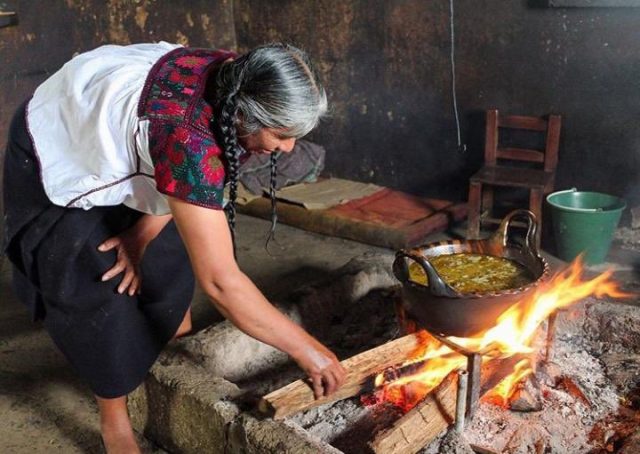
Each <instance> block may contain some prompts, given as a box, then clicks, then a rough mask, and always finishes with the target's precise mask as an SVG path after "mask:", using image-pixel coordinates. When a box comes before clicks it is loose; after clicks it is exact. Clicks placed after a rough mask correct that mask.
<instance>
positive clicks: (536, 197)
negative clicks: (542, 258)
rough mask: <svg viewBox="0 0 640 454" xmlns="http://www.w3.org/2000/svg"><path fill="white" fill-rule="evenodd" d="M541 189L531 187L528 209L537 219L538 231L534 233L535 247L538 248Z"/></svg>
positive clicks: (540, 222) (540, 228) (540, 220)
mask: <svg viewBox="0 0 640 454" xmlns="http://www.w3.org/2000/svg"><path fill="white" fill-rule="evenodd" d="M542 199H543V191H542V189H532V190H531V192H530V193H529V209H530V210H531V211H532V212H533V214H535V216H536V218H537V219H538V232H537V234H536V247H537V248H538V250H539V249H540V238H541V236H542Z"/></svg>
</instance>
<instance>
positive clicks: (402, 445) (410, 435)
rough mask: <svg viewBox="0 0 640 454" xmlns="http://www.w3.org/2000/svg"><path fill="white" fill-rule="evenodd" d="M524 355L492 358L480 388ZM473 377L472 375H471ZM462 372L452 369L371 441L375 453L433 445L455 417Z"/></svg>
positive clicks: (402, 452) (488, 385) (392, 453)
mask: <svg viewBox="0 0 640 454" xmlns="http://www.w3.org/2000/svg"><path fill="white" fill-rule="evenodd" d="M522 358H523V356H521V355H516V356H513V357H511V358H507V359H494V360H488V361H487V362H486V364H483V366H482V369H481V374H480V381H481V383H480V389H481V393H484V392H486V391H488V390H490V389H492V388H493V387H494V386H496V385H497V384H498V383H499V382H500V381H501V380H502V379H503V378H505V377H506V376H507V375H509V374H510V373H511V372H512V371H513V368H514V366H515V365H516V364H517V363H518V362H520V361H521V360H522ZM469 379H470V377H469ZM457 381H458V374H457V371H452V372H451V373H449V375H447V377H446V378H445V379H444V380H443V381H442V382H441V383H440V384H439V385H438V386H437V387H436V388H434V390H433V391H431V392H430V393H429V394H428V395H427V396H426V397H425V398H424V399H423V400H422V401H421V402H420V403H419V404H418V405H416V406H415V407H414V408H413V409H411V410H410V411H409V412H408V413H407V414H405V415H404V416H403V417H402V418H400V419H399V420H398V421H396V423H395V424H394V425H393V426H392V427H390V428H388V429H386V430H383V431H381V432H379V433H378V434H377V435H376V437H375V439H374V440H373V441H372V442H371V443H370V444H369V446H370V447H371V449H373V451H374V452H375V453H379V454H382V453H384V454H406V453H411V454H413V453H415V452H417V451H419V450H420V449H422V448H423V447H424V446H426V445H427V444H429V443H430V442H431V441H432V440H433V439H434V438H435V437H437V436H438V434H440V433H441V432H442V431H443V430H445V429H446V428H447V427H449V425H451V424H452V423H453V422H454V420H455V407H456V389H457Z"/></svg>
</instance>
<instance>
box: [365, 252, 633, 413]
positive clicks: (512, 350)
mask: <svg viewBox="0 0 640 454" xmlns="http://www.w3.org/2000/svg"><path fill="white" fill-rule="evenodd" d="M583 272H584V266H583V262H582V258H581V257H578V258H577V259H576V260H575V261H574V262H573V263H572V264H571V265H570V266H568V267H567V268H566V269H564V270H562V271H560V272H558V273H557V274H556V275H554V276H553V277H552V278H551V279H549V281H547V282H544V283H542V284H540V286H539V287H538V288H537V289H536V291H535V293H534V294H533V295H531V296H529V297H527V298H525V299H523V300H522V301H519V302H518V303H516V304H514V305H513V306H511V307H510V308H509V309H507V310H506V311H505V312H503V313H502V314H501V315H500V316H499V317H498V319H497V322H496V325H495V326H494V327H492V328H490V329H488V330H487V331H485V332H484V333H481V334H480V335H478V336H477V337H470V338H460V337H450V338H449V339H450V340H451V341H453V342H455V343H456V344H458V345H460V346H463V347H465V348H467V349H468V350H472V351H477V352H480V351H485V352H487V353H486V355H485V357H490V358H508V357H511V356H513V355H515V354H517V353H531V352H533V349H532V348H531V345H530V344H531V342H532V339H533V337H534V334H535V333H536V330H537V329H538V327H539V326H540V324H541V323H542V322H544V321H545V320H546V319H547V318H548V317H549V315H551V314H552V313H553V312H554V311H556V310H558V309H562V308H566V307H568V306H570V305H572V304H574V303H576V302H578V301H580V300H582V299H583V298H586V297H588V296H595V297H598V298H600V297H603V296H609V297H612V298H627V297H631V296H633V295H632V294H629V293H625V292H622V291H621V290H619V288H618V285H617V283H616V282H615V281H613V280H611V276H612V275H613V271H611V270H607V271H605V272H604V273H602V274H600V275H598V276H597V277H595V278H593V279H590V280H586V279H583ZM419 340H420V344H421V345H420V347H419V348H417V349H416V351H415V352H414V353H415V356H412V358H410V359H409V361H407V362H406V363H405V364H403V365H402V366H401V367H403V368H404V367H405V366H407V365H411V364H413V365H418V366H419V367H417V368H416V369H417V370H413V369H412V373H411V374H409V375H406V376H402V377H400V378H397V379H396V378H393V379H391V380H388V379H387V378H385V375H384V373H383V374H379V375H378V376H377V377H376V381H375V383H376V386H379V387H381V388H380V389H381V391H380V392H379V393H378V396H377V399H378V400H382V401H385V402H390V403H393V404H395V405H397V406H398V407H400V408H401V409H403V410H404V411H408V410H410V409H411V408H413V406H415V405H416V404H417V403H418V402H420V400H422V399H423V398H424V397H425V396H426V395H427V394H428V393H429V392H431V390H433V388H435V387H436V386H437V385H438V384H439V383H440V382H441V381H442V380H443V379H444V378H445V377H446V376H447V375H448V374H449V373H450V372H451V371H453V370H456V369H460V368H464V367H465V366H466V358H465V357H464V356H462V355H460V354H459V353H456V352H454V351H453V350H452V349H451V348H449V347H447V346H446V345H443V344H442V343H440V342H438V341H437V340H436V339H435V338H433V337H432V336H429V335H428V334H427V333H425V332H421V333H420V335H419ZM420 363H422V364H420ZM521 363H522V362H521ZM521 363H518V365H517V366H516V367H515V369H514V372H513V373H512V374H511V375H510V376H509V377H507V378H505V379H504V380H503V381H502V382H501V383H500V384H499V385H498V386H497V387H496V388H494V390H493V393H494V396H495V395H497V396H501V398H502V401H503V402H505V401H506V399H508V397H509V396H510V395H511V393H512V391H513V388H514V386H515V385H517V384H518V383H519V382H520V381H521V380H522V379H523V378H524V377H526V376H527V375H529V374H530V373H532V372H533V370H532V368H531V366H530V365H529V363H528V361H527V363H526V364H521ZM525 366H527V367H525Z"/></svg>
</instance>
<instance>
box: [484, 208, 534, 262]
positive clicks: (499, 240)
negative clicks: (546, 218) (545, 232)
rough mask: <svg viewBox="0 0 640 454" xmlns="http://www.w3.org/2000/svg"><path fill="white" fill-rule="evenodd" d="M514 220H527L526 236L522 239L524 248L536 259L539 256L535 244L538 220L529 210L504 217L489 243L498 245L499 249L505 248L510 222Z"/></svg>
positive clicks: (513, 212) (517, 211)
mask: <svg viewBox="0 0 640 454" xmlns="http://www.w3.org/2000/svg"><path fill="white" fill-rule="evenodd" d="M515 218H525V219H526V220H527V234H526V235H525V239H524V242H525V247H526V248H527V250H528V251H530V252H531V253H532V254H533V255H535V256H536V257H538V256H539V255H540V253H539V251H538V245H537V242H536V235H537V232H538V218H536V215H535V214H533V213H532V212H531V211H529V210H522V209H521V210H514V211H512V212H511V213H509V214H508V215H506V216H505V218H504V219H503V220H502V222H501V223H500V227H498V230H497V231H496V233H494V235H493V237H492V238H491V242H492V243H494V244H495V245H496V246H497V245H499V246H500V248H505V247H507V242H508V240H509V227H511V222H512V221H513V220H514V219H515Z"/></svg>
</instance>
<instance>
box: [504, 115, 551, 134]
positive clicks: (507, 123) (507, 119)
mask: <svg viewBox="0 0 640 454" xmlns="http://www.w3.org/2000/svg"><path fill="white" fill-rule="evenodd" d="M498 126H500V127H502V128H513V129H528V130H531V131H541V132H542V131H546V130H547V122H546V120H545V119H543V118H539V117H525V116H521V115H505V116H500V117H499V118H498Z"/></svg>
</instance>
